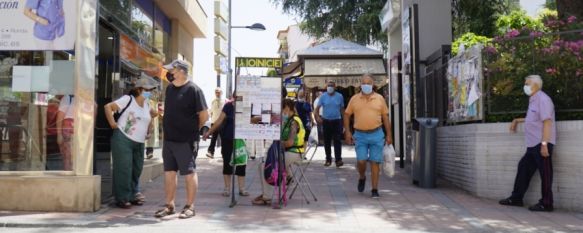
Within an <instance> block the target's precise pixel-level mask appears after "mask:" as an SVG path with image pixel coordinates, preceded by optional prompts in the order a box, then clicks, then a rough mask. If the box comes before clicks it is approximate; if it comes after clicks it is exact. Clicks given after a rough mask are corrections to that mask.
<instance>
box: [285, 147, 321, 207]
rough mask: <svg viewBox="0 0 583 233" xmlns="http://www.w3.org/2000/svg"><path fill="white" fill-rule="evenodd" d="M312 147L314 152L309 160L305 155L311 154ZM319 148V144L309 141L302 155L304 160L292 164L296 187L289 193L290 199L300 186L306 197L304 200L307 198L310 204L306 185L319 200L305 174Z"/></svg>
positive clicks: (315, 198)
mask: <svg viewBox="0 0 583 233" xmlns="http://www.w3.org/2000/svg"><path fill="white" fill-rule="evenodd" d="M310 149H312V152H311V153H312V154H311V156H310V158H309V159H308V160H307V161H305V160H304V156H306V155H308V154H309V153H308V152H309V151H310ZM317 150H318V144H313V143H309V146H308V148H307V149H306V151H305V152H304V154H303V155H302V160H300V161H299V162H296V163H293V164H291V166H290V170H291V172H292V180H293V181H294V185H293V186H294V187H293V189H292V191H291V193H290V195H289V199H290V200H291V199H292V197H293V196H294V193H295V192H296V189H297V188H298V187H299V188H300V191H301V192H302V196H303V197H304V200H306V203H307V204H310V200H309V199H308V196H307V195H306V191H305V189H304V186H305V187H307V188H308V191H309V192H310V194H312V197H313V198H314V201H318V198H317V197H316V195H315V194H314V192H313V191H312V187H311V186H310V182H309V181H308V177H306V175H305V172H306V171H307V169H308V167H309V166H310V164H311V163H312V159H314V155H316V151H317ZM298 173H299V177H298V176H297V175H298Z"/></svg>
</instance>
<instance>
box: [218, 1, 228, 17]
mask: <svg viewBox="0 0 583 233" xmlns="http://www.w3.org/2000/svg"><path fill="white" fill-rule="evenodd" d="M215 16H216V17H219V18H222V19H223V21H225V22H226V21H229V7H228V6H227V5H225V2H224V1H223V0H215Z"/></svg>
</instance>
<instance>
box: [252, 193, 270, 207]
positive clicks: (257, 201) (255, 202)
mask: <svg viewBox="0 0 583 233" xmlns="http://www.w3.org/2000/svg"><path fill="white" fill-rule="evenodd" d="M251 203H252V204H253V205H271V200H265V199H263V195H259V196H258V197H256V198H255V199H253V200H252V201H251Z"/></svg>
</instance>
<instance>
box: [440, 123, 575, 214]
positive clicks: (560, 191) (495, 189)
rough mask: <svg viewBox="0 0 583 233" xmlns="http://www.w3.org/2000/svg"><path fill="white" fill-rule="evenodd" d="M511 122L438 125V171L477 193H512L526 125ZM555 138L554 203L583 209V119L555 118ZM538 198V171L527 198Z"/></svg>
mask: <svg viewBox="0 0 583 233" xmlns="http://www.w3.org/2000/svg"><path fill="white" fill-rule="evenodd" d="M509 126H510V124H509V123H492V124H468V125H458V126H446V127H441V128H438V130H437V133H438V141H437V173H438V175H439V177H440V178H441V179H443V180H445V181H447V182H449V183H451V184H453V185H455V186H457V187H460V188H462V189H464V190H466V191H469V192H470V193H472V194H474V195H477V196H479V197H485V198H491V199H495V200H498V199H502V198H505V197H508V196H509V195H510V193H511V192H512V187H513V183H514V178H515V176H516V168H517V165H518V161H519V160H520V158H521V157H522V156H523V155H524V152H525V150H526V148H525V143H524V129H523V128H522V125H520V127H519V129H518V133H516V134H511V133H509ZM557 140H558V141H557V145H556V147H555V151H554V154H553V168H554V180H553V194H554V201H555V207H558V208H561V209H567V210H576V211H583V121H562V122H557ZM539 198H540V178H539V174H538V172H537V173H535V175H534V177H533V179H532V180H531V183H530V188H529V191H528V193H527V195H526V197H525V202H526V203H527V204H529V205H530V204H534V203H536V202H537V200H538V199H539ZM493 203H495V202H493Z"/></svg>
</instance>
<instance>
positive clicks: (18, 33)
mask: <svg viewBox="0 0 583 233" xmlns="http://www.w3.org/2000/svg"><path fill="white" fill-rule="evenodd" d="M44 2H45V1H40V0H37V1H33V0H28V1H27V0H0V51H1V50H73V49H74V48H75V38H76V35H77V18H78V17H77V10H76V8H77V1H76V0H60V1H54V3H44Z"/></svg>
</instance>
